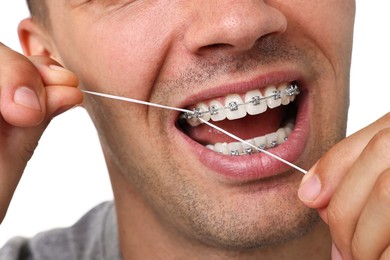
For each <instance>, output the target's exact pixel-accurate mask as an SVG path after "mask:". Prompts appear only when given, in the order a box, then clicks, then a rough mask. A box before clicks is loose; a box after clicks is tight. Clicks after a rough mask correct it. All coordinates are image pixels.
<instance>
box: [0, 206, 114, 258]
mask: <svg viewBox="0 0 390 260" xmlns="http://www.w3.org/2000/svg"><path fill="white" fill-rule="evenodd" d="M16 259H17V260H22V259H23V260H73V259H75V260H76V259H77V260H78V259H80V260H87V259H93V260H119V259H121V258H120V253H119V243H118V230H117V222H116V214H115V208H114V203H113V202H104V203H102V204H100V205H98V206H96V207H95V208H93V209H92V210H91V211H89V212H88V213H87V214H86V215H84V216H83V217H82V218H81V219H80V220H79V221H78V222H77V223H76V224H75V225H73V226H71V227H69V228H61V229H54V230H50V231H47V232H43V233H40V234H38V235H36V236H35V237H33V238H31V239H27V238H22V237H16V238H13V239H11V240H10V241H8V242H7V243H6V244H5V245H4V247H3V248H2V249H0V260H16Z"/></svg>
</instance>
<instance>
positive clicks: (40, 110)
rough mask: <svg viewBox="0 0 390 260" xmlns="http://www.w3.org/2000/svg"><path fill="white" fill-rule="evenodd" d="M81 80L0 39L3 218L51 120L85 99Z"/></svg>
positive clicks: (0, 198)
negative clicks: (17, 49)
mask: <svg viewBox="0 0 390 260" xmlns="http://www.w3.org/2000/svg"><path fill="white" fill-rule="evenodd" d="M77 85H78V79H77V77H76V76H75V75H74V74H73V73H72V72H70V71H68V70H65V69H63V68H62V67H61V65H60V64H59V63H57V62H56V61H54V60H52V59H50V58H48V57H44V56H35V57H28V58H27V57H25V56H23V55H22V54H19V53H17V52H15V51H13V50H11V49H9V48H8V47H6V46H4V45H3V44H1V43H0V223H1V222H2V220H3V219H4V216H5V214H6V212H7V209H8V205H9V203H10V201H11V199H12V196H13V193H14V191H15V189H16V186H17V184H18V182H19V180H20V178H21V176H22V174H23V171H24V169H25V167H26V165H27V162H28V161H29V160H30V158H31V156H32V154H33V152H34V150H35V148H36V147H37V145H38V141H39V139H40V137H41V135H42V134H43V131H44V130H45V129H46V127H47V125H48V124H49V122H50V120H51V119H52V118H53V117H55V116H56V115H58V114H60V113H62V112H64V111H66V110H67V109H69V108H72V107H74V106H75V105H77V104H80V103H81V102H82V100H83V95H82V93H81V92H80V91H79V90H78V89H77Z"/></svg>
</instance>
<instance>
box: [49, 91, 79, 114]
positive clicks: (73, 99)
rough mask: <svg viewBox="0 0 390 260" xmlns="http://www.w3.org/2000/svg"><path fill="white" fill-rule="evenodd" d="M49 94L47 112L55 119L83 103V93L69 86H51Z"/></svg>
mask: <svg viewBox="0 0 390 260" xmlns="http://www.w3.org/2000/svg"><path fill="white" fill-rule="evenodd" d="M46 92H47V110H48V115H49V117H51V118H52V117H55V116H57V115H59V114H61V113H63V112H65V111H66V110H68V109H70V108H72V107H74V106H76V105H79V104H81V103H82V102H83V94H82V92H81V91H80V90H79V89H77V88H74V87H69V86H49V87H46Z"/></svg>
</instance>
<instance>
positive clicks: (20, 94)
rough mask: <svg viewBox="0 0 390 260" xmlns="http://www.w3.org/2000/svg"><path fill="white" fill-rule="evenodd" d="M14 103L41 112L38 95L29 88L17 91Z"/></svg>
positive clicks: (21, 88)
mask: <svg viewBox="0 0 390 260" xmlns="http://www.w3.org/2000/svg"><path fill="white" fill-rule="evenodd" d="M14 102H15V104H18V105H22V106H25V107H28V108H32V109H35V110H41V105H40V103H39V100H38V96H37V94H35V92H34V91H33V90H32V89H30V88H28V87H20V88H18V89H17V90H16V91H15V93H14Z"/></svg>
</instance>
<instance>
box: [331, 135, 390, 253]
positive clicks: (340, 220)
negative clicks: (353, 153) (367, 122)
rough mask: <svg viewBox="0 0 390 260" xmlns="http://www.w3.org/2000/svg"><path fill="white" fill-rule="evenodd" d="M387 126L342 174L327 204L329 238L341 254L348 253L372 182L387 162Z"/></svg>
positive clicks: (389, 161) (389, 158)
mask: <svg viewBox="0 0 390 260" xmlns="http://www.w3.org/2000/svg"><path fill="white" fill-rule="evenodd" d="M389 143H390V128H387V129H384V130H381V131H380V132H379V133H378V134H376V135H375V136H374V137H373V138H372V140H371V141H370V142H369V143H368V145H367V147H366V148H365V149H364V150H363V152H362V153H361V155H360V156H359V157H358V158H357V160H356V162H355V163H354V164H353V166H352V167H351V169H350V170H349V172H348V174H347V175H346V176H345V177H344V179H343V180H342V182H341V184H340V185H339V187H338V189H337V190H336V192H335V193H334V194H333V196H332V199H331V201H330V203H329V205H328V208H327V218H328V219H327V220H328V223H329V226H330V230H331V233H332V238H333V241H334V242H335V244H336V245H337V248H338V249H339V250H340V252H341V253H342V254H343V256H344V257H345V256H349V255H351V243H352V238H353V235H354V233H355V229H356V226H357V222H358V220H359V217H360V216H361V214H362V211H363V209H364V207H365V205H366V203H367V202H368V198H369V196H370V194H371V192H372V191H373V190H374V187H375V183H376V182H377V180H378V179H379V177H380V175H381V174H382V173H383V172H385V171H386V170H387V169H389V166H390V153H389V152H390V146H389Z"/></svg>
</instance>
